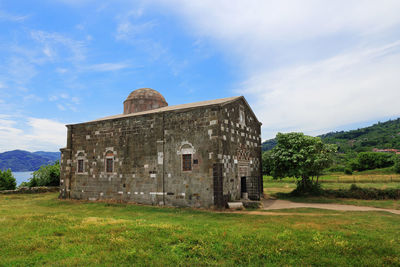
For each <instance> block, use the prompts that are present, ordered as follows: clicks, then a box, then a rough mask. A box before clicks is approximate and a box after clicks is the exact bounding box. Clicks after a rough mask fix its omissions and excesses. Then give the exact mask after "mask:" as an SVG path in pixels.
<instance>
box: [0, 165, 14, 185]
mask: <svg viewBox="0 0 400 267" xmlns="http://www.w3.org/2000/svg"><path fill="white" fill-rule="evenodd" d="M16 186H17V182H16V180H15V178H14V176H13V175H12V172H11V170H10V169H8V170H6V171H2V170H0V190H14V189H15V187H16Z"/></svg>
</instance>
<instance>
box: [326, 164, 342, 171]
mask: <svg viewBox="0 0 400 267" xmlns="http://www.w3.org/2000/svg"><path fill="white" fill-rule="evenodd" d="M327 171H329V172H344V171H345V166H343V165H334V166H332V167H330V168H328V169H327Z"/></svg>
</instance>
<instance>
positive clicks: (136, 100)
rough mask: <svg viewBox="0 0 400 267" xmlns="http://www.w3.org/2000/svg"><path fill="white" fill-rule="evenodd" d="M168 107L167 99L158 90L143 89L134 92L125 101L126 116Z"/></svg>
mask: <svg viewBox="0 0 400 267" xmlns="http://www.w3.org/2000/svg"><path fill="white" fill-rule="evenodd" d="M166 106H168V103H167V101H165V98H164V97H163V96H162V95H161V94H160V93H159V92H157V91H156V90H153V89H151V88H141V89H137V90H135V91H133V92H132V93H130V94H129V96H128V97H127V98H126V100H125V101H124V114H130V113H136V112H142V111H147V110H152V109H157V108H162V107H166Z"/></svg>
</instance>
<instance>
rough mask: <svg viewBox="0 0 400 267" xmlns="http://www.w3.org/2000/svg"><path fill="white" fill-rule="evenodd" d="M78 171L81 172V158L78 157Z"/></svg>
mask: <svg viewBox="0 0 400 267" xmlns="http://www.w3.org/2000/svg"><path fill="white" fill-rule="evenodd" d="M78 172H81V173H82V172H83V159H78Z"/></svg>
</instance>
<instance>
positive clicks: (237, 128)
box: [220, 100, 262, 200]
mask: <svg viewBox="0 0 400 267" xmlns="http://www.w3.org/2000/svg"><path fill="white" fill-rule="evenodd" d="M221 122H222V123H221V127H220V139H221V142H222V151H221V155H220V158H221V162H222V163H223V188H224V195H226V196H227V197H228V199H229V200H238V199H240V198H241V186H242V185H241V178H242V177H246V187H247V192H248V193H249V197H250V198H251V199H253V200H258V199H259V198H260V194H261V193H262V176H261V124H260V123H259V122H258V120H257V118H256V117H255V116H254V114H253V112H252V111H251V110H250V109H249V108H248V105H247V104H246V103H245V102H244V100H239V101H236V102H234V103H230V104H227V105H225V106H223V107H222V110H221Z"/></svg>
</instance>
